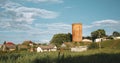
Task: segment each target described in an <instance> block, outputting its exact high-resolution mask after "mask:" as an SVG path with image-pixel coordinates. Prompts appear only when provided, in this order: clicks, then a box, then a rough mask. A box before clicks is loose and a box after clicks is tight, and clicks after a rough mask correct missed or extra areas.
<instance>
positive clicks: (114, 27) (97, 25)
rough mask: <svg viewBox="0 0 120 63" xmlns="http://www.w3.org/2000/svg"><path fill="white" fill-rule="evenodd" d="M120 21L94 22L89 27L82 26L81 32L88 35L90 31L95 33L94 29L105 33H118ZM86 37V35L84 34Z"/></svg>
mask: <svg viewBox="0 0 120 63" xmlns="http://www.w3.org/2000/svg"><path fill="white" fill-rule="evenodd" d="M119 27H120V21H118V20H112V19H107V20H100V21H94V22H92V23H91V24H89V25H83V31H84V32H88V31H89V34H90V32H92V31H95V30H96V29H105V30H106V32H107V33H112V32H113V31H119V30H120V28H119ZM84 35H86V33H84ZM87 35H88V34H87Z"/></svg>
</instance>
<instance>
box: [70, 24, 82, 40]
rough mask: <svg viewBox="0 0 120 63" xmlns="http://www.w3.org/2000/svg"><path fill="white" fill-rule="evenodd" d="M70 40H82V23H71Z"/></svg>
mask: <svg viewBox="0 0 120 63" xmlns="http://www.w3.org/2000/svg"><path fill="white" fill-rule="evenodd" d="M72 41H73V42H80V41H82V24H81V23H74V24H72Z"/></svg>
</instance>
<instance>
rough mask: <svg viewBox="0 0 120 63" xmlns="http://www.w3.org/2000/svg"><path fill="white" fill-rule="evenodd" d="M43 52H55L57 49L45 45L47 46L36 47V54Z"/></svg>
mask: <svg viewBox="0 0 120 63" xmlns="http://www.w3.org/2000/svg"><path fill="white" fill-rule="evenodd" d="M44 51H57V47H56V46H53V45H47V46H43V45H41V46H39V47H37V52H44Z"/></svg>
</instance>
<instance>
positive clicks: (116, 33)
mask: <svg viewBox="0 0 120 63" xmlns="http://www.w3.org/2000/svg"><path fill="white" fill-rule="evenodd" d="M112 35H113V36H114V37H118V36H120V33H119V32H117V31H114V32H113V34H112Z"/></svg>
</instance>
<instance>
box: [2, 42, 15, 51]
mask: <svg viewBox="0 0 120 63" xmlns="http://www.w3.org/2000/svg"><path fill="white" fill-rule="evenodd" d="M2 50H3V51H14V50H16V45H15V44H14V43H13V42H5V43H4V44H3V47H2Z"/></svg>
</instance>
